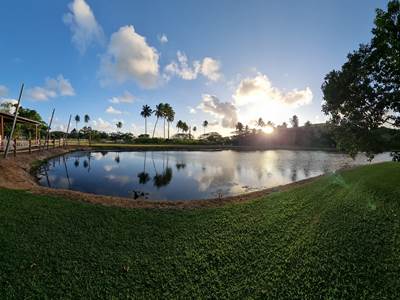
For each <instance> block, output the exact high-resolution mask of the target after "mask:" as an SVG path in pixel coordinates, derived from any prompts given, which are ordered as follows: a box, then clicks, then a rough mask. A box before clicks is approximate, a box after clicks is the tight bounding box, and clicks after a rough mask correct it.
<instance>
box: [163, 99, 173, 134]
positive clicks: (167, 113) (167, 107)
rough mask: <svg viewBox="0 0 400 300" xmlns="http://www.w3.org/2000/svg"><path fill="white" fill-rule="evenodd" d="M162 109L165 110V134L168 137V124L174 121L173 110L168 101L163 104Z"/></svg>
mask: <svg viewBox="0 0 400 300" xmlns="http://www.w3.org/2000/svg"><path fill="white" fill-rule="evenodd" d="M164 110H165V112H164V113H165V119H166V120H167V126H168V135H167V136H168V139H169V127H170V124H171V123H172V122H174V120H175V111H174V109H173V108H172V107H171V106H170V105H169V104H168V103H166V104H165V108H164Z"/></svg>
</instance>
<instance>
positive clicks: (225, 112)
mask: <svg viewBox="0 0 400 300" xmlns="http://www.w3.org/2000/svg"><path fill="white" fill-rule="evenodd" d="M198 108H199V109H201V110H202V111H204V112H206V113H209V114H211V115H213V116H214V117H217V118H219V119H221V126H222V127H225V128H233V127H235V124H236V123H237V121H238V116H237V109H236V107H235V106H234V105H233V104H232V103H230V102H221V101H220V100H219V99H218V98H217V97H216V96H214V95H209V94H204V95H203V97H202V100H201V103H200V105H199V106H198Z"/></svg>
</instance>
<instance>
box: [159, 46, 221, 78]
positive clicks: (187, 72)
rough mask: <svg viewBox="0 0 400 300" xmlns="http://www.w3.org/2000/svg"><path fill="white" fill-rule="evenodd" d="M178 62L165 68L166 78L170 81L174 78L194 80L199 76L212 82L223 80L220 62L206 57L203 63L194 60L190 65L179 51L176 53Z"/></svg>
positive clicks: (184, 55) (173, 62)
mask: <svg viewBox="0 0 400 300" xmlns="http://www.w3.org/2000/svg"><path fill="white" fill-rule="evenodd" d="M176 56H177V61H172V62H171V63H170V64H168V65H167V66H165V68H164V78H165V79H167V80H169V79H170V78H171V77H172V76H178V77H180V78H182V79H184V80H194V79H196V78H197V77H198V75H199V74H201V75H203V76H204V77H206V78H207V79H209V80H211V81H217V80H219V79H220V78H221V76H222V75H221V73H220V66H221V64H220V62H219V61H217V60H215V59H213V58H211V57H205V58H204V59H203V61H198V60H194V61H193V62H192V63H189V60H188V58H187V56H186V54H185V53H183V52H180V51H178V52H177V53H176Z"/></svg>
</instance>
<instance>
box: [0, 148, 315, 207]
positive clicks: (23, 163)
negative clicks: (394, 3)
mask: <svg viewBox="0 0 400 300" xmlns="http://www.w3.org/2000/svg"><path fill="white" fill-rule="evenodd" d="M73 150H74V149H72V148H71V149H60V148H58V149H51V150H46V151H41V152H34V153H32V154H18V155H17V157H12V156H9V158H7V159H3V158H0V188H7V189H17V190H26V191H29V192H31V193H34V194H40V195H52V196H61V197H63V198H67V199H74V200H78V201H85V202H89V203H93V204H102V205H106V206H119V207H128V208H197V207H216V206H223V205H225V204H228V203H238V202H243V201H249V200H253V199H257V198H261V197H263V196H266V195H268V194H271V193H272V192H276V191H283V190H287V189H290V188H293V187H295V186H299V185H304V184H306V183H309V182H311V181H313V180H315V177H314V178H310V179H306V180H302V181H299V182H294V183H291V184H287V185H283V186H278V187H274V188H269V189H265V190H260V191H256V192H251V193H247V194H243V195H239V196H231V197H225V198H220V199H206V200H194V201H193V200H192V201H151V200H133V199H129V198H123V197H113V196H104V195H95V194H89V193H82V192H78V191H71V190H64V189H52V188H47V187H43V186H40V185H38V183H37V181H36V178H35V176H34V175H32V174H31V170H32V166H33V165H34V164H37V162H38V161H41V160H45V159H48V158H51V157H54V156H58V155H61V154H63V153H67V152H70V151H73Z"/></svg>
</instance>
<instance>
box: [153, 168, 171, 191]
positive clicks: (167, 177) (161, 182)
mask: <svg viewBox="0 0 400 300" xmlns="http://www.w3.org/2000/svg"><path fill="white" fill-rule="evenodd" d="M171 180H172V169H171V168H169V167H167V168H166V169H165V171H164V172H163V173H162V174H156V175H155V176H154V177H153V184H154V186H156V187H157V188H160V187H163V186H166V185H168V184H169V183H170V182H171Z"/></svg>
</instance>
